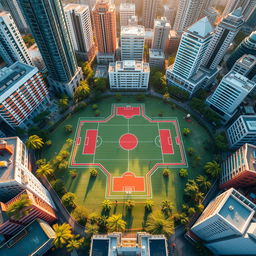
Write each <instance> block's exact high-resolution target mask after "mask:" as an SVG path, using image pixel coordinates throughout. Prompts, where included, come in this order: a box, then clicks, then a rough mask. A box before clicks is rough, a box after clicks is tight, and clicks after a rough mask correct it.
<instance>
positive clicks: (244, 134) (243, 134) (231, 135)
mask: <svg viewBox="0 0 256 256" xmlns="http://www.w3.org/2000/svg"><path fill="white" fill-rule="evenodd" d="M227 137H228V141H229V145H230V147H231V148H232V149H237V148H239V147H241V146H243V145H244V144H245V143H249V144H253V145H256V116H255V115H241V116H240V117H239V118H238V119H237V120H236V121H234V123H233V124H231V125H230V127H229V128H228V129H227Z"/></svg>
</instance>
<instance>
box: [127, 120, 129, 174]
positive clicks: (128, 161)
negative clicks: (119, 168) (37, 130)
mask: <svg viewBox="0 0 256 256" xmlns="http://www.w3.org/2000/svg"><path fill="white" fill-rule="evenodd" d="M127 120H128V122H127V126H128V127H127V128H128V133H129V130H130V128H129V124H130V123H129V120H130V119H127ZM129 170H130V150H128V167H127V171H128V172H129Z"/></svg>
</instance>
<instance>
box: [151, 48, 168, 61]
mask: <svg viewBox="0 0 256 256" xmlns="http://www.w3.org/2000/svg"><path fill="white" fill-rule="evenodd" d="M149 58H161V59H162V58H165V55H164V52H163V51H162V50H159V49H153V48H150V49H149Z"/></svg>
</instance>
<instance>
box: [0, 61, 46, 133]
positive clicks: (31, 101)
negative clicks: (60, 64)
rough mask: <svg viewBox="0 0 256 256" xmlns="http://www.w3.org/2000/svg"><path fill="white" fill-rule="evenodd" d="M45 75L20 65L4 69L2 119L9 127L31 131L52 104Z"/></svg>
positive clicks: (0, 98) (0, 85) (0, 100)
mask: <svg viewBox="0 0 256 256" xmlns="http://www.w3.org/2000/svg"><path fill="white" fill-rule="evenodd" d="M48 94H49V92H48V88H47V86H46V83H45V82H44V80H43V77H42V74H41V73H39V71H38V69H37V68H36V67H33V66H29V65H26V64H23V63H21V62H16V63H14V64H13V65H11V66H10V67H8V68H7V67H5V68H3V69H1V70H0V119H1V120H3V121H4V122H6V123H7V124H8V125H9V126H11V127H13V128H16V127H21V128H27V127H28V126H29V125H31V124H33V121H32V119H33V117H35V116H36V115H38V114H39V113H41V112H42V111H44V110H45V109H46V107H47V104H48V103H49V102H50V100H49V96H48Z"/></svg>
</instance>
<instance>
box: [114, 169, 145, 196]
mask: <svg viewBox="0 0 256 256" xmlns="http://www.w3.org/2000/svg"><path fill="white" fill-rule="evenodd" d="M144 190H145V184H144V177H136V176H135V175H134V173H132V172H126V173H124V174H123V176H121V177H113V192H122V191H133V192H142V191H144Z"/></svg>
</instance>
